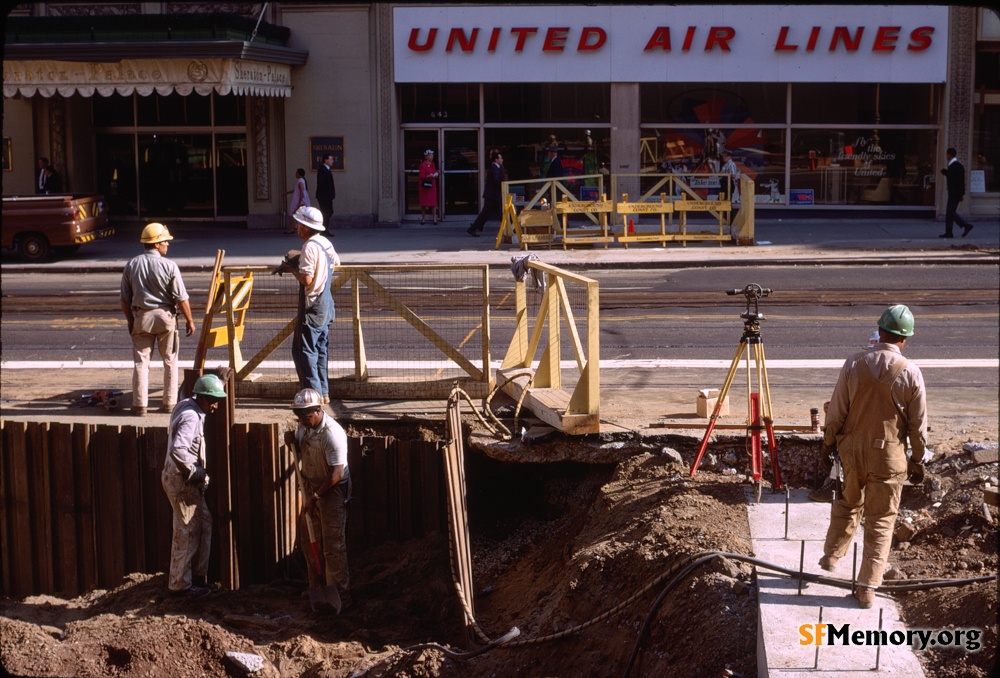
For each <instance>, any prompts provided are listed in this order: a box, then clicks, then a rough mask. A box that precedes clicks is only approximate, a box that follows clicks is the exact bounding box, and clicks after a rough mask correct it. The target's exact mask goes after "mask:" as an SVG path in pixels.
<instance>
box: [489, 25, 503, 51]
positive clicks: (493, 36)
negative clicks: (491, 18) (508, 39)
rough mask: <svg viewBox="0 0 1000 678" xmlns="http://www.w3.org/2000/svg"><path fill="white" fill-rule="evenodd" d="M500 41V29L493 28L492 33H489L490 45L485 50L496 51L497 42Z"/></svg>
mask: <svg viewBox="0 0 1000 678" xmlns="http://www.w3.org/2000/svg"><path fill="white" fill-rule="evenodd" d="M499 40H500V28H499V27H498V28H494V29H493V32H492V33H490V44H489V47H487V48H486V49H487V50H489V51H490V52H495V51H497V42H498V41H499Z"/></svg>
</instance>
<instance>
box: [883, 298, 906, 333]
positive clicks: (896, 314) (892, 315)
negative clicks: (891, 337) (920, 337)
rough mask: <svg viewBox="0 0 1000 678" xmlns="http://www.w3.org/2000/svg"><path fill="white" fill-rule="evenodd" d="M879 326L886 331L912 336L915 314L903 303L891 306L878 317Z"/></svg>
mask: <svg viewBox="0 0 1000 678" xmlns="http://www.w3.org/2000/svg"><path fill="white" fill-rule="evenodd" d="M878 326H879V327H881V328H882V329H883V330H885V331H886V332H891V333H892V334H896V335H898V336H900V337H912V336H913V314H912V313H910V309H908V308H907V307H905V306H903V305H902V304H896V305H895V306H890V307H889V308H887V309H885V311H883V312H882V317H881V318H879V319H878Z"/></svg>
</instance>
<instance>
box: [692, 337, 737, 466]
mask: <svg viewBox="0 0 1000 678" xmlns="http://www.w3.org/2000/svg"><path fill="white" fill-rule="evenodd" d="M746 348H747V345H746V342H744V341H743V340H742V339H740V345H739V346H737V347H736V355H734V356H733V362H732V364H730V365H729V373H728V374H727V375H726V381H725V382H724V383H723V384H722V390H720V391H719V399H718V400H717V401H716V403H715V409H714V410H712V416H711V417H710V418H709V420H708V428H707V429H705V437H704V438H702V439H701V445H699V446H698V454H697V455H696V456H695V458H694V463H692V464H691V473H690V474H689V477H692V478H693V477H694V474H695V473H696V472H697V471H698V465H699V464H701V458H702V457H703V456H705V450H706V449H708V439H709V438H710V437H711V436H712V431H713V430H715V422H716V420H717V419H718V418H719V412H721V411H722V403H724V402H725V401H726V395H728V394H729V387H730V386H731V385H732V383H733V377H734V376H736V368H738V367H739V366H740V358H742V357H743V352H744V351H745V350H746Z"/></svg>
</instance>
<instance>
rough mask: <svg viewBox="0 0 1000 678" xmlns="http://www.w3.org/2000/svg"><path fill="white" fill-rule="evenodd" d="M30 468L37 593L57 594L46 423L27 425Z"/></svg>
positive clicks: (32, 535)
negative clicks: (55, 592)
mask: <svg viewBox="0 0 1000 678" xmlns="http://www.w3.org/2000/svg"><path fill="white" fill-rule="evenodd" d="M27 433H28V466H29V468H30V469H31V481H30V484H31V525H32V532H31V545H32V554H31V555H32V559H33V560H34V566H35V590H36V591H37V592H38V593H52V592H53V591H54V590H55V581H54V578H53V572H54V569H55V563H54V562H53V560H52V555H53V554H52V491H51V478H50V469H49V431H48V424H47V423H46V422H32V423H30V424H28V431H27Z"/></svg>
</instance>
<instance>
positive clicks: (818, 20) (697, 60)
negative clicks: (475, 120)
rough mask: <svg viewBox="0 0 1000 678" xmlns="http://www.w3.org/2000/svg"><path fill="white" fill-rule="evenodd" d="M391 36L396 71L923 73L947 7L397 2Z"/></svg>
mask: <svg viewBox="0 0 1000 678" xmlns="http://www.w3.org/2000/svg"><path fill="white" fill-rule="evenodd" d="M970 39H972V36H970ZM393 40H394V54H395V62H394V65H395V77H396V81H397V82H589V81H594V82H924V83H930V82H944V81H945V76H946V70H947V68H946V67H947V55H948V8H947V7H946V6H933V5H927V6H865V5H784V6H782V5H758V6H752V5H716V6H712V5H690V6H668V5H643V6H583V5H579V6H556V5H546V6H533V5H510V6H498V5H477V6H469V5H466V6H444V7H427V6H423V7H412V6H399V7H396V8H395V9H394V10H393Z"/></svg>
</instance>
